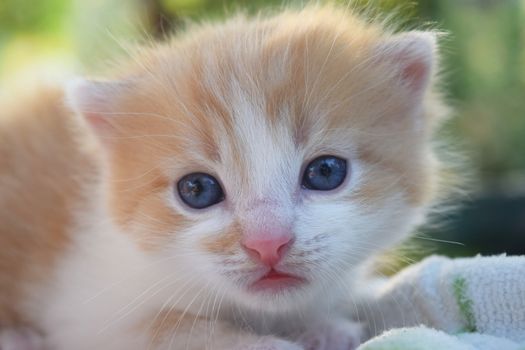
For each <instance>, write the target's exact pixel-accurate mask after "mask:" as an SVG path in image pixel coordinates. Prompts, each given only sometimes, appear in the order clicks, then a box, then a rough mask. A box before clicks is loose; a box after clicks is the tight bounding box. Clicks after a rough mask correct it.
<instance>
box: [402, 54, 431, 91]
mask: <svg viewBox="0 0 525 350" xmlns="http://www.w3.org/2000/svg"><path fill="white" fill-rule="evenodd" d="M429 75H430V64H429V63H428V62H425V61H424V60H421V61H414V62H411V63H409V64H408V65H407V66H406V67H405V68H404V69H403V73H402V74H401V76H402V78H403V80H404V81H405V82H407V83H408V85H409V87H410V88H411V89H412V90H414V91H421V90H422V89H424V87H425V86H426V84H427V81H428V77H429Z"/></svg>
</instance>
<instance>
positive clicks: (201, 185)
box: [177, 173, 224, 209]
mask: <svg viewBox="0 0 525 350" xmlns="http://www.w3.org/2000/svg"><path fill="white" fill-rule="evenodd" d="M177 189H178V191H179V196H180V198H181V199H182V201H183V202H184V203H186V205H188V206H189V207H191V208H194V209H204V208H207V207H209V206H212V205H214V204H217V203H219V202H221V201H222V200H223V199H224V192H223V191H222V188H221V185H220V184H219V182H218V181H217V179H215V178H214V177H213V176H211V175H209V174H205V173H192V174H188V175H186V176H184V177H183V178H182V179H180V180H179V182H178V183H177Z"/></svg>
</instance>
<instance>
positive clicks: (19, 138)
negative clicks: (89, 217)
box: [0, 88, 98, 326]
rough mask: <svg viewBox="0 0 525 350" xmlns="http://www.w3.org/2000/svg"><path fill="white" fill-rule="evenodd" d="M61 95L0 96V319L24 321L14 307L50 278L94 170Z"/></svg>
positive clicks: (54, 91) (53, 91)
mask: <svg viewBox="0 0 525 350" xmlns="http://www.w3.org/2000/svg"><path fill="white" fill-rule="evenodd" d="M62 98H63V96H62V92H61V91H60V90H59V89H58V88H38V89H35V90H34V91H32V92H31V93H26V94H25V96H24V94H21V95H20V96H18V99H16V100H15V101H14V102H10V101H7V99H6V100H5V101H3V102H2V103H1V106H2V110H1V111H0V113H1V114H0V140H2V142H0V222H1V223H2V224H1V225H0V247H2V249H0V326H6V325H10V324H16V323H22V322H28V321H29V320H27V319H26V318H27V317H23V315H20V314H19V313H18V312H17V308H18V307H20V303H21V302H22V301H23V299H24V298H25V297H27V292H29V291H30V290H29V289H31V288H33V287H34V286H35V285H37V284H41V283H45V282H46V281H47V280H48V278H49V276H50V274H51V273H52V271H53V267H54V263H55V261H56V259H57V257H58V256H59V255H60V253H61V252H62V251H63V250H64V249H65V247H66V246H67V244H68V241H69V237H70V234H71V232H69V228H70V225H71V224H72V220H73V214H74V211H75V210H77V209H79V210H81V209H82V202H83V201H82V195H83V190H82V188H85V187H86V182H89V181H92V180H93V179H94V178H95V176H96V174H97V172H98V170H97V166H96V161H95V160H94V159H93V158H92V156H91V155H90V154H91V152H92V150H91V148H92V147H93V146H92V145H90V142H89V141H88V140H86V142H85V143H83V140H85V138H86V137H85V136H86V135H85V134H83V133H85V130H84V131H82V127H81V125H82V124H80V123H78V121H76V120H74V119H73V118H70V117H71V112H70V111H68V110H67V109H66V108H65V107H63V102H62ZM77 128H78V129H77ZM29 282H30V284H29Z"/></svg>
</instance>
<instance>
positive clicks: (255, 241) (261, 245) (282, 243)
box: [242, 234, 293, 266]
mask: <svg viewBox="0 0 525 350" xmlns="http://www.w3.org/2000/svg"><path fill="white" fill-rule="evenodd" d="M292 238H293V236H292V235H290V234H281V235H278V236H275V237H257V236H255V237H246V238H245V239H244V240H243V241H242V246H243V247H244V248H245V249H246V251H247V252H248V254H249V255H250V256H252V257H253V258H255V259H256V260H259V261H260V262H262V263H263V264H265V265H268V266H275V265H276V264H277V263H278V262H279V261H280V260H281V259H282V258H283V256H284V254H286V252H287V251H288V248H289V247H290V246H291V244H292V242H293V239H292Z"/></svg>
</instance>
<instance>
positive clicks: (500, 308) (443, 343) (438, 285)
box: [358, 255, 525, 350]
mask: <svg viewBox="0 0 525 350" xmlns="http://www.w3.org/2000/svg"><path fill="white" fill-rule="evenodd" d="M371 285H373V286H374V288H373V290H367V291H364V292H363V295H367V299H368V300H369V301H368V302H367V305H370V307H369V309H368V310H364V311H363V317H362V318H364V319H366V320H367V323H368V325H369V329H370V330H371V333H372V334H373V335H376V337H375V338H372V339H371V340H369V341H368V342H366V343H365V344H363V345H361V346H360V347H359V348H358V349H359V350H383V349H385V350H397V349H405V350H410V349H418V350H433V349H447V350H456V349H457V350H463V349H465V350H467V349H468V350H470V349H481V350H493V349H494V350H507V349H509V350H518V349H519V350H522V349H523V350H525V256H505V255H501V256H491V257H481V256H477V257H473V258H461V259H449V258H445V257H440V256H432V257H429V258H427V259H425V260H423V261H421V262H420V263H418V264H415V265H412V266H410V267H408V268H406V269H405V270H403V271H401V272H400V273H398V274H397V275H395V276H394V277H392V278H390V279H383V280H379V281H376V282H375V283H372V284H371ZM370 298H371V299H370ZM371 305H373V307H372V306H371ZM384 330H388V331H387V332H384V333H383V334H381V335H379V334H380V333H381V332H383V331H384Z"/></svg>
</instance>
